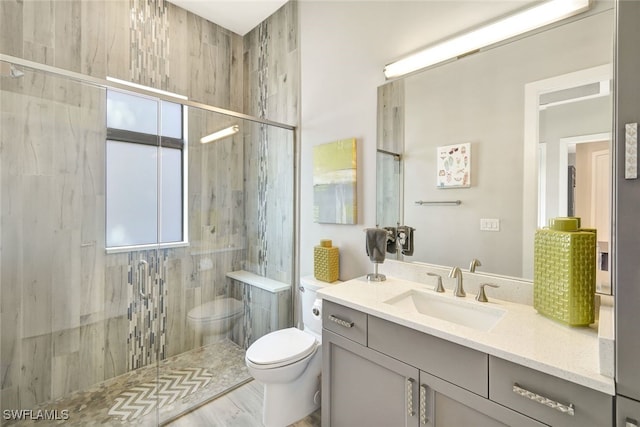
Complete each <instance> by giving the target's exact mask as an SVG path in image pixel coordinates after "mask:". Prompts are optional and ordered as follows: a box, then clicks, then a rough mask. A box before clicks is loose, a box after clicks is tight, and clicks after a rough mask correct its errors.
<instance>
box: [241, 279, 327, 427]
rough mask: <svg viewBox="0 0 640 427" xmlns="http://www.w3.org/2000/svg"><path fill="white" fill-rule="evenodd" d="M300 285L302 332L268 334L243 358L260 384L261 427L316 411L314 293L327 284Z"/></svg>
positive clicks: (318, 358) (317, 318) (318, 322)
mask: <svg viewBox="0 0 640 427" xmlns="http://www.w3.org/2000/svg"><path fill="white" fill-rule="evenodd" d="M300 284H301V286H300V292H301V301H302V318H303V321H304V330H300V329H297V328H287V329H281V330H279V331H274V332H271V333H269V334H267V335H264V336H263V337H260V338H259V339H258V340H256V342H254V343H253V344H251V346H250V347H249V348H248V349H247V353H246V355H245V361H246V364H247V368H248V370H249V373H250V374H251V375H252V376H253V378H254V379H255V380H256V381H258V382H260V383H262V384H264V403H263V412H262V422H263V424H264V425H265V427H284V426H287V425H289V424H292V423H294V422H296V421H298V420H300V419H302V418H304V417H306V416H307V415H309V414H311V413H312V412H313V411H315V410H316V409H318V408H319V407H320V373H321V370H322V336H321V333H322V314H321V311H320V302H319V301H316V292H317V290H318V289H320V288H321V287H324V286H328V285H329V283H326V282H320V281H318V280H316V279H314V278H312V277H304V278H302V279H301V280H300Z"/></svg>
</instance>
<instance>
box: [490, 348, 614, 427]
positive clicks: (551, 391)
mask: <svg viewBox="0 0 640 427" xmlns="http://www.w3.org/2000/svg"><path fill="white" fill-rule="evenodd" d="M489 373H490V374H489V390H490V393H489V398H490V399H491V400H493V401H495V402H498V403H500V404H502V405H505V406H508V407H510V408H512V409H515V410H516V411H518V412H521V413H523V414H527V415H529V416H530V417H532V418H535V419H536V420H539V421H541V422H543V423H545V424H549V425H553V426H562V427H586V426H593V427H600V426H611V425H613V397H612V396H607V395H606V394H603V393H600V392H598V391H595V390H592V389H590V388H587V387H583V386H580V385H578V384H574V383H571V382H568V381H564V380H562V379H560V378H558V377H554V376H552V375H548V374H545V373H542V372H539V371H536V370H534V369H529V368H526V367H523V366H520V365H518V364H515V363H512V362H508V361H506V360H503V359H499V358H497V357H493V356H489Z"/></svg>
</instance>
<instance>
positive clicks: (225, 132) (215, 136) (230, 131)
mask: <svg viewBox="0 0 640 427" xmlns="http://www.w3.org/2000/svg"><path fill="white" fill-rule="evenodd" d="M239 130H240V127H239V126H238V125H233V126H229V127H228V128H224V129H222V130H219V131H217V132H214V133H212V134H209V135H207V136H203V137H202V138H200V142H201V143H202V144H207V143H209V142H213V141H217V140H219V139H222V138H226V137H228V136H231V135H234V134H236V133H238V131H239Z"/></svg>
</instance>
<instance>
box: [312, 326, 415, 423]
mask: <svg viewBox="0 0 640 427" xmlns="http://www.w3.org/2000/svg"><path fill="white" fill-rule="evenodd" d="M322 351H323V354H322V357H323V362H322V363H323V371H322V372H323V374H322V426H323V427H356V426H367V427H377V426H378V427H390V426H393V427H402V426H413V427H417V426H418V414H417V412H418V379H419V378H418V375H419V371H418V370H417V369H416V368H414V367H412V366H409V365H406V364H404V363H402V362H399V361H398V360H396V359H392V358H390V357H388V356H385V355H383V354H381V353H378V352H377V351H374V350H371V349H369V348H367V347H364V346H362V345H360V344H357V343H354V342H353V341H350V340H348V339H346V338H344V337H341V336H339V335H336V334H334V333H332V332H329V331H327V330H326V329H325V330H323V333H322Z"/></svg>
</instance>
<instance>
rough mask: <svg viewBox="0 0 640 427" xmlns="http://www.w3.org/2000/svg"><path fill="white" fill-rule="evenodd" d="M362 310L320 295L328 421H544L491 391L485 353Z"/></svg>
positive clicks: (443, 425)
mask: <svg viewBox="0 0 640 427" xmlns="http://www.w3.org/2000/svg"><path fill="white" fill-rule="evenodd" d="M363 314H364V313H361V312H358V311H357V310H352V309H350V308H347V307H343V306H341V305H338V304H334V303H332V302H329V301H325V302H324V303H323V326H324V328H323V333H322V349H323V354H322V357H323V376H322V425H323V427H329V426H331V427H343V426H344V427H353V426H367V427H375V426H380V427H389V426H394V427H396V426H397V427H401V426H413V427H447V426H474V427H497V426H505V425H506V426H523V427H528V426H531V427H534V426H536V427H537V426H543V425H544V424H541V423H538V422H536V421H534V420H532V419H530V418H528V417H525V416H523V415H522V414H519V413H517V412H515V411H512V410H510V409H508V408H505V407H504V406H501V405H499V404H497V403H495V402H491V401H490V400H488V399H487V398H486V395H487V394H488V378H487V365H488V359H487V358H488V356H487V355H486V354H483V353H480V352H476V351H475V350H471V349H468V348H465V347H463V346H459V345H457V344H453V343H450V342H448V341H446V340H441V339H438V338H434V337H431V336H429V335H426V334H422V333H420V332H417V331H414V330H411V329H409V328H404V327H402V326H398V325H396V324H394V323H392V322H387V321H385V320H382V319H379V318H376V317H374V316H367V315H364V317H362V316H361V315H363ZM413 333H415V334H418V335H415V336H414V335H413ZM348 337H353V338H355V339H356V340H358V341H355V340H352V339H351V338H348ZM372 346H373V347H372ZM416 365H418V366H416ZM478 372H480V373H482V374H481V375H479V374H478ZM467 374H468V377H467V378H465V375H467ZM440 376H442V377H445V378H446V379H448V380H449V381H447V380H445V379H443V378H442V377H440ZM482 377H483V378H482ZM452 379H456V380H458V379H459V380H460V382H461V383H462V384H464V386H465V387H467V388H469V389H474V390H475V391H480V392H481V393H482V395H480V394H477V393H476V392H474V391H471V390H469V389H467V388H464V387H460V386H458V385H455V384H454V383H452V382H450V381H451V380H452Z"/></svg>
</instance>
